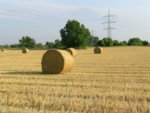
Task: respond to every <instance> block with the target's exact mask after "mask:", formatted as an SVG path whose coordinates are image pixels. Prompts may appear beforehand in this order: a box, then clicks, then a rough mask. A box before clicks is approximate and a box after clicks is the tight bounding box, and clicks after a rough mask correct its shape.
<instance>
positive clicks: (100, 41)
mask: <svg viewBox="0 0 150 113" xmlns="http://www.w3.org/2000/svg"><path fill="white" fill-rule="evenodd" d="M97 45H98V46H106V45H105V42H104V40H99V41H98V42H97Z"/></svg>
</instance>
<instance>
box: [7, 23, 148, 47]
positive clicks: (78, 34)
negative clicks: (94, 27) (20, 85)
mask: <svg viewBox="0 0 150 113" xmlns="http://www.w3.org/2000/svg"><path fill="white" fill-rule="evenodd" d="M60 36H61V40H60V39H56V40H55V41H54V42H49V41H46V43H45V44H42V43H36V41H35V39H33V38H31V37H30V36H23V37H22V38H21V39H20V40H19V44H12V45H10V47H11V48H69V47H74V48H86V47H88V46H102V47H105V46H106V47H111V46H148V45H150V43H149V42H148V41H146V40H141V39H140V38H138V37H133V38H130V39H129V40H128V41H118V40H113V39H112V38H110V37H104V38H103V39H99V37H97V36H92V35H91V34H90V31H89V29H88V28H86V27H85V26H84V25H83V24H80V23H79V22H78V21H76V20H68V21H67V23H66V25H65V27H64V28H62V29H60Z"/></svg>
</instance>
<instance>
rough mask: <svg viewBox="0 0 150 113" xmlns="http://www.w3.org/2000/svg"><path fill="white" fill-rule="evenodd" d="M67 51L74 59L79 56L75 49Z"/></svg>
mask: <svg viewBox="0 0 150 113" xmlns="http://www.w3.org/2000/svg"><path fill="white" fill-rule="evenodd" d="M66 51H68V52H69V53H70V54H71V55H72V56H73V57H75V56H76V54H77V52H76V50H75V49H74V48H67V49H66Z"/></svg>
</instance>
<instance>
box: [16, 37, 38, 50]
mask: <svg viewBox="0 0 150 113" xmlns="http://www.w3.org/2000/svg"><path fill="white" fill-rule="evenodd" d="M19 43H20V45H21V47H26V48H35V47H36V42H35V40H34V39H33V38H31V37H29V36H23V37H22V38H21V39H20V40H19Z"/></svg>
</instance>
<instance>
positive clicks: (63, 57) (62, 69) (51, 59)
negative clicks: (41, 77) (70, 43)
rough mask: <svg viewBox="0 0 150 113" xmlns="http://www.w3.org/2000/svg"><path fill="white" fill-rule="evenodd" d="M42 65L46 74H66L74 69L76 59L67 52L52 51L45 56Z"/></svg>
mask: <svg viewBox="0 0 150 113" xmlns="http://www.w3.org/2000/svg"><path fill="white" fill-rule="evenodd" d="M41 65H42V71H43V73H45V74H64V73H68V72H71V70H72V69H73V67H74V58H73V57H72V56H71V55H70V54H69V53H68V52H67V51H64V50H57V49H50V50H48V51H47V52H45V54H44V55H43V57H42V62H41Z"/></svg>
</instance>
